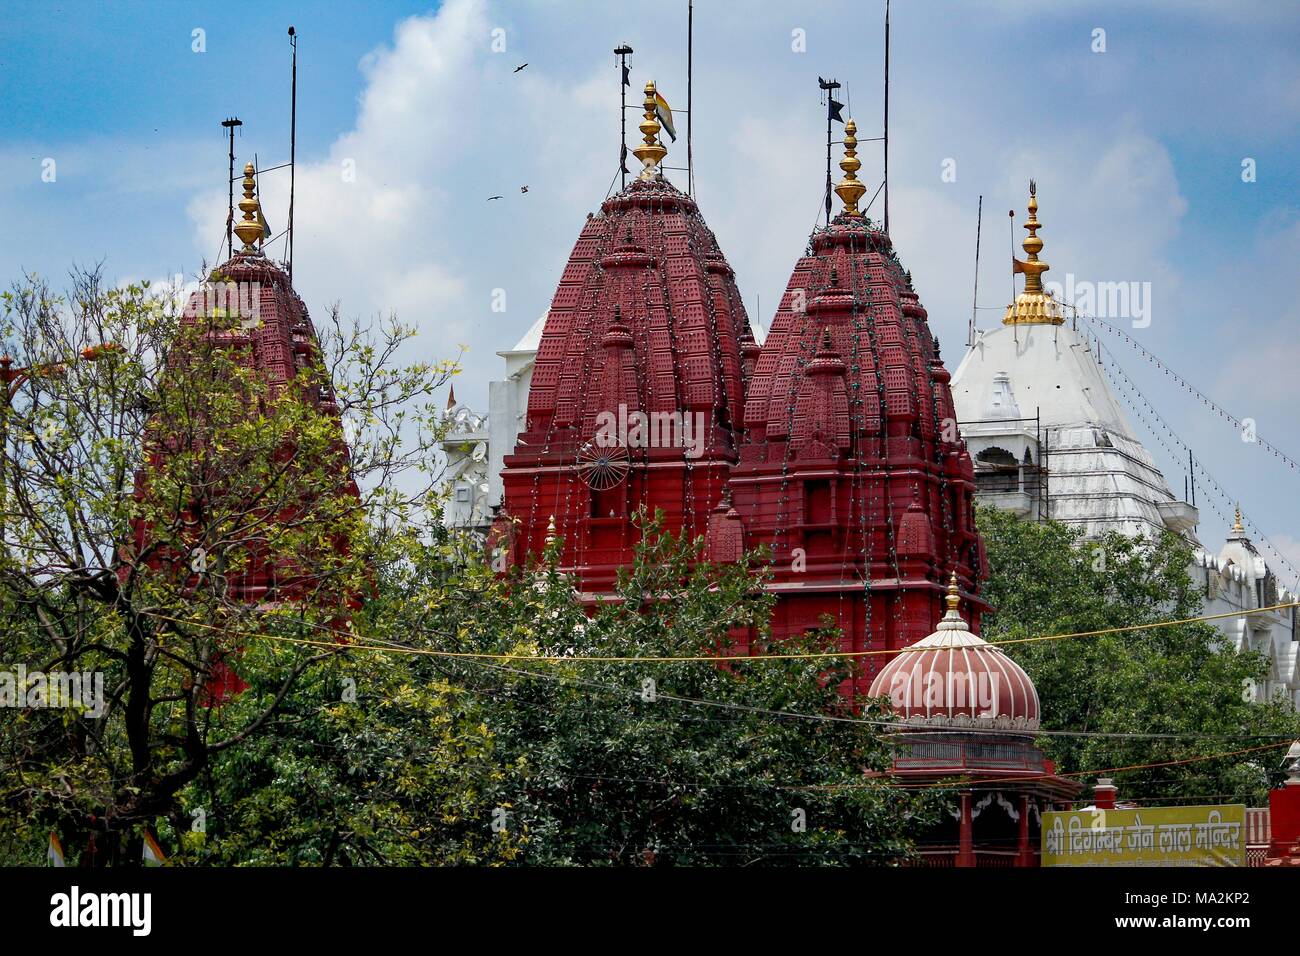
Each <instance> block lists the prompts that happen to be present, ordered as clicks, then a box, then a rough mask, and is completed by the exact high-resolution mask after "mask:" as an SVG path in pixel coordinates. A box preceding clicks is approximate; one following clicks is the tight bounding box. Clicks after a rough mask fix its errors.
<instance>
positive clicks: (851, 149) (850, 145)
mask: <svg viewBox="0 0 1300 956" xmlns="http://www.w3.org/2000/svg"><path fill="white" fill-rule="evenodd" d="M861 168H862V160H860V159H858V124H857V123H855V122H854V121H853V120H849V121H848V122H847V123H845V124H844V158H843V159H841V160H840V169H842V170H844V178H843V179H841V180H840V184H839V185H838V186H836V187H835V194H836V195H837V196H839V197H840V199H842V200H843V201H844V213H843V215H845V216H855V217H856V216H861V215H862V213H860V212H858V200H859V199H861V198H862V196H863V194H864V193H865V192H866V191H867V187H866V186H864V185H862V183H860V182H858V176H857V172H858V170H859V169H861Z"/></svg>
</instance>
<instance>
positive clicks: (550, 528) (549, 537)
mask: <svg viewBox="0 0 1300 956" xmlns="http://www.w3.org/2000/svg"><path fill="white" fill-rule="evenodd" d="M554 543H555V515H551V520H550V521H548V522H546V546H547V547H548V548H549V547H550V546H551V545H552V544H554Z"/></svg>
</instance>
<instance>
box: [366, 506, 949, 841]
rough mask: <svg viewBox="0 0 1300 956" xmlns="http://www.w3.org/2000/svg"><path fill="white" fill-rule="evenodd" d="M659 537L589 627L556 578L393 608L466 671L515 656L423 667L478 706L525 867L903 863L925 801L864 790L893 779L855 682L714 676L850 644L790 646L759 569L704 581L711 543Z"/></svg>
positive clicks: (801, 676)
mask: <svg viewBox="0 0 1300 956" xmlns="http://www.w3.org/2000/svg"><path fill="white" fill-rule="evenodd" d="M644 531H645V538H644V542H643V544H642V546H641V547H640V549H639V550H638V553H637V558H636V561H635V564H634V565H633V566H632V567H631V568H629V569H626V570H625V571H624V573H623V574H622V576H621V579H620V581H619V583H618V586H617V590H616V594H615V595H614V596H613V597H612V598H610V599H606V600H604V601H602V602H601V603H600V604H599V605H598V606H597V607H595V608H594V612H593V613H592V614H591V615H590V616H588V613H587V609H586V608H584V606H583V604H582V603H581V600H580V598H579V595H577V594H575V592H574V591H573V588H572V587H571V585H570V584H569V582H568V581H567V580H566V579H565V577H564V576H563V575H562V574H560V573H558V572H557V571H556V570H555V567H554V564H553V562H548V563H547V564H545V565H543V566H540V567H538V568H536V569H534V570H533V571H531V572H528V573H525V574H522V575H516V576H515V577H513V578H511V579H509V580H506V581H497V580H494V579H493V578H492V577H491V576H489V575H487V574H485V573H483V572H481V571H470V572H467V577H466V578H465V579H464V580H462V581H458V582H455V583H454V584H452V585H451V586H447V585H445V584H443V583H441V582H439V581H437V580H434V579H430V578H424V579H421V580H414V581H412V582H410V583H409V584H408V587H407V588H406V589H405V593H404V594H403V595H402V598H401V600H399V601H396V602H394V603H393V605H392V611H393V612H394V613H395V614H396V615H397V618H398V619H397V620H394V621H392V622H391V623H387V624H385V625H384V626H383V627H382V630H384V631H386V632H388V633H413V634H423V635H430V636H436V640H437V642H438V644H439V646H441V647H443V648H445V649H452V650H454V651H457V652H461V653H473V654H502V655H507V654H508V655H517V656H518V658H517V659H509V660H482V659H473V660H467V659H450V660H448V659H445V658H444V659H427V660H426V665H427V666H428V667H430V668H431V669H432V671H433V672H435V673H437V674H440V675H444V676H445V677H446V678H447V679H448V680H450V681H451V682H452V683H453V684H455V685H457V686H460V687H462V688H464V690H465V691H466V692H467V693H469V694H471V695H473V696H475V697H476V698H477V700H478V706H479V708H480V711H481V713H482V714H483V715H484V721H485V723H486V725H487V727H488V728H489V730H490V732H491V733H492V735H493V738H494V746H495V749H496V751H497V754H498V759H499V761H500V763H501V765H502V766H504V767H508V768H510V776H509V778H508V779H507V780H506V781H505V785H504V787H502V788H501V789H500V790H499V794H500V799H501V800H502V801H503V802H501V803H500V804H499V806H500V807H501V808H502V809H504V810H506V811H507V813H506V816H505V818H504V819H505V825H506V830H505V831H504V832H505V834H507V835H509V836H511V837H517V838H518V839H519V841H520V845H521V856H520V858H519V859H520V861H521V862H527V863H539V864H547V865H555V864H624V865H628V864H630V865H642V864H648V863H656V864H692V865H704V864H724V865H756V864H764V865H773V864H791V863H799V864H804V865H817V864H844V863H884V862H889V861H893V860H896V859H898V858H899V857H900V856H902V855H904V854H905V853H906V852H907V850H908V847H909V841H910V839H912V838H914V836H915V834H916V833H917V828H918V827H919V826H921V825H922V824H923V823H924V822H925V821H926V820H927V819H929V817H928V815H927V814H928V812H929V811H928V803H927V802H926V801H924V800H921V799H917V798H915V797H914V796H912V795H910V794H908V793H905V792H903V791H900V790H898V789H895V788H892V787H890V786H888V785H887V784H886V783H884V782H883V781H881V780H880V779H878V778H875V777H871V776H868V775H867V774H869V773H870V772H872V771H875V772H879V771H881V770H884V769H885V768H887V766H888V753H887V751H886V749H885V748H884V747H883V746H882V744H881V742H880V740H879V738H878V737H877V735H876V734H875V733H874V732H873V730H872V729H871V728H870V727H868V726H867V725H863V724H862V723H859V722H855V720H854V717H855V715H854V714H853V713H852V712H851V711H850V709H849V707H848V706H847V705H846V703H845V700H844V698H843V697H841V695H840V694H839V693H838V690H837V688H838V686H839V684H840V682H841V681H842V680H844V679H846V678H847V677H848V676H849V673H850V672H849V669H848V667H847V666H846V665H844V664H843V663H842V661H841V660H839V659H830V660H827V659H820V660H817V659H813V660H809V659H802V660H796V659H789V658H784V659H782V658H772V657H769V658H768V659H766V660H762V661H735V662H733V663H731V664H720V663H715V661H716V660H719V659H722V660H725V656H726V655H727V654H728V652H734V638H735V637H736V636H737V635H738V634H747V635H749V641H750V652H751V653H753V654H769V653H774V652H785V653H790V652H796V651H811V652H819V651H826V650H829V649H837V648H838V645H837V642H836V640H835V637H834V635H833V634H830V633H819V634H811V635H809V636H807V637H806V638H804V639H802V640H797V641H790V642H783V643H781V644H779V645H778V644H776V643H775V642H774V641H773V640H772V639H771V637H770V635H769V633H768V618H769V614H770V610H771V599H770V597H769V596H767V595H765V594H764V592H763V591H762V589H761V587H759V586H758V580H757V579H756V577H755V576H754V575H753V574H752V569H751V568H748V567H746V566H742V565H729V566H716V565H709V564H706V563H703V562H701V561H700V560H699V559H700V542H699V541H696V542H693V543H692V542H687V541H684V540H681V539H679V538H676V537H674V536H672V535H669V534H660V533H659V529H658V527H657V526H656V525H655V524H654V523H653V522H649V523H647V527H646V528H645V529H644ZM413 612H414V613H415V614H416V617H414V618H413V619H410V618H409V615H410V614H412V613H413ZM692 656H696V657H700V658H703V659H702V660H696V661H666V662H654V661H648V660H638V661H623V660H603V661H590V660H588V661H584V662H581V663H580V662H577V661H574V662H572V663H568V662H565V661H563V660H558V661H547V662H540V661H537V662H534V661H531V660H530V658H534V657H545V658H561V659H562V658H565V657H574V658H578V657H582V658H627V657H638V658H654V657H692ZM777 712H781V713H777ZM783 714H784V716H783ZM796 715H798V716H796ZM796 818H798V819H801V820H803V821H806V826H804V827H799V826H796V825H795V821H796ZM486 822H487V821H484V823H485V824H486Z"/></svg>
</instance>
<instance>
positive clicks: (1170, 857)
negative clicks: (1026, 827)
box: [1042, 804, 1246, 866]
mask: <svg viewBox="0 0 1300 956" xmlns="http://www.w3.org/2000/svg"><path fill="white" fill-rule="evenodd" d="M1042 863H1043V866H1245V864H1246V808H1245V806H1243V805H1241V804H1232V805H1226V806H1218V807H1143V808H1141V809H1139V810H1094V809H1087V810H1069V811H1065V812H1049V813H1044V814H1043V857H1042Z"/></svg>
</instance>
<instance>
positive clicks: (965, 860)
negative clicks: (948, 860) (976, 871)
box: [956, 790, 975, 866]
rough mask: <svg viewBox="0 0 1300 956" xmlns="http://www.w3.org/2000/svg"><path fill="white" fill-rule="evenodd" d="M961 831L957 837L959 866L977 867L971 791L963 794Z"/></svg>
mask: <svg viewBox="0 0 1300 956" xmlns="http://www.w3.org/2000/svg"><path fill="white" fill-rule="evenodd" d="M960 819H961V829H960V830H959V831H958V836H957V862H956V865H957V866H974V865H975V841H974V839H973V838H972V836H971V815H970V791H969V790H963V791H962V793H961V818H960Z"/></svg>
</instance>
